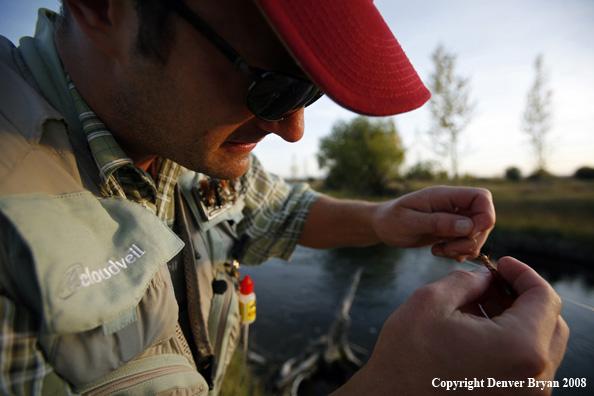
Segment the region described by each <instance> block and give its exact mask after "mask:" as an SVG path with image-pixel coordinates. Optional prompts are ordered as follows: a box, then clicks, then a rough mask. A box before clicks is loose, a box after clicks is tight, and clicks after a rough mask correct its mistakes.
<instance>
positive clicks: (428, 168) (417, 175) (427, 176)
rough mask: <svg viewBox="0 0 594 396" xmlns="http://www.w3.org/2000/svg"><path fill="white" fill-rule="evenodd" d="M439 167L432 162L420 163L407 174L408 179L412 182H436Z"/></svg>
mask: <svg viewBox="0 0 594 396" xmlns="http://www.w3.org/2000/svg"><path fill="white" fill-rule="evenodd" d="M436 169H437V167H436V164H435V163H434V162H432V161H419V162H417V163H416V164H414V165H413V166H411V167H410V169H409V170H408V171H407V172H406V178H407V179H411V180H435V179H436V178H437V173H438V172H437V170H436Z"/></svg>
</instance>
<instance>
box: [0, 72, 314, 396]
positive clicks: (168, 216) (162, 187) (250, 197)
mask: <svg viewBox="0 0 594 396" xmlns="http://www.w3.org/2000/svg"><path fill="white" fill-rule="evenodd" d="M70 83H71V82H70ZM70 89H71V94H72V97H73V99H74V101H75V105H76V108H77V111H78V112H79V114H80V116H79V118H80V121H81V123H82V125H83V128H84V131H85V133H86V135H87V139H88V141H89V146H90V148H91V152H92V153H93V156H94V158H95V161H96V163H97V166H98V168H99V171H100V174H101V178H102V180H103V185H102V186H101V187H102V189H103V192H104V193H105V194H106V195H107V196H120V197H124V198H127V199H131V200H134V201H136V202H138V203H140V204H141V205H143V206H144V207H145V208H147V209H148V210H151V211H152V212H153V213H155V215H157V216H158V217H159V218H160V219H162V220H163V221H164V222H165V223H167V224H168V225H170V226H172V224H173V219H174V206H175V205H173V204H172V203H173V199H172V198H173V194H174V192H175V185H176V183H177V177H178V175H179V173H180V171H181V167H180V166H179V165H178V164H176V163H174V162H173V161H170V160H167V159H159V160H158V161H159V163H158V164H157V169H158V172H157V176H156V180H155V181H153V179H152V178H151V177H150V175H148V174H147V173H146V172H144V171H143V170H141V169H139V168H137V167H135V166H134V165H133V162H132V160H131V159H130V158H128V157H127V156H126V155H125V153H124V152H123V151H122V150H121V148H120V147H119V145H118V144H117V142H116V141H115V139H114V137H113V136H112V135H111V133H109V131H108V130H107V128H106V127H105V125H104V124H103V123H102V122H101V121H100V120H99V119H98V117H97V116H96V115H95V113H93V112H92V111H91V110H90V108H89V107H88V105H87V104H86V103H85V102H84V100H83V99H82V98H81V96H80V95H79V94H78V92H77V90H76V88H75V86H74V84H72V83H71V84H70ZM242 183H243V184H244V186H246V188H247V193H246V197H245V198H244V199H245V201H244V202H245V204H246V206H245V209H244V220H243V221H242V222H241V223H239V224H238V232H239V234H240V235H241V234H247V235H248V236H249V237H250V238H249V241H248V243H247V245H246V247H245V249H244V255H243V257H242V261H243V262H244V263H246V264H258V263H261V262H263V261H266V260H267V259H269V258H271V257H281V258H284V259H289V258H290V256H291V254H292V252H293V250H294V248H295V246H296V244H297V242H298V240H299V238H300V236H301V231H302V229H303V226H304V224H305V221H306V219H307V215H308V213H309V209H310V208H311V205H312V204H313V202H314V201H315V200H316V198H317V197H318V194H317V193H315V192H314V191H312V190H310V189H309V188H308V187H307V185H304V184H301V185H294V186H290V185H288V184H286V183H285V182H284V181H283V180H282V179H280V178H278V177H276V176H274V175H271V174H268V173H267V172H265V171H264V169H263V168H262V166H261V164H260V163H259V162H258V160H257V159H256V158H255V157H252V158H251V166H250V168H249V170H248V172H247V173H246V174H245V175H244V176H242ZM25 256H26V255H25ZM27 257H28V256H27ZM23 259H26V257H25V258H23ZM11 264H12V265H19V264H24V265H30V264H26V263H11ZM0 269H1V268H0ZM0 327H1V329H0V331H1V333H0V394H16V395H41V394H42V390H43V391H44V392H47V393H48V394H49V393H51V394H55V395H70V394H72V392H71V390H70V387H69V386H68V384H66V383H64V382H63V380H62V379H61V378H60V377H59V376H58V375H57V374H56V373H55V372H54V370H53V368H52V366H51V365H50V364H49V363H48V362H46V361H45V359H44V355H43V353H42V352H41V350H40V349H39V347H38V335H39V324H38V318H36V316H35V314H34V313H32V312H31V311H30V310H29V309H27V308H26V307H24V306H22V305H20V304H18V303H15V302H14V301H12V300H11V299H10V298H8V297H6V296H4V295H3V294H0Z"/></svg>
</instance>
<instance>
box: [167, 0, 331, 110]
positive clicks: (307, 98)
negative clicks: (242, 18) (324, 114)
mask: <svg viewBox="0 0 594 396" xmlns="http://www.w3.org/2000/svg"><path fill="white" fill-rule="evenodd" d="M168 3H169V5H170V6H171V7H172V9H173V10H174V11H175V12H176V13H177V14H178V15H180V16H181V17H182V18H184V19H185V20H186V21H187V22H188V23H190V25H192V26H193V27H194V28H196V30H198V31H199V32H200V33H202V35H203V36H204V37H205V38H206V39H207V40H208V41H210V42H211V43H212V44H213V45H214V46H215V47H216V48H217V49H218V50H219V51H220V52H221V53H222V54H223V55H225V57H226V58H227V59H229V61H231V63H233V65H234V66H235V67H237V68H238V69H239V70H240V71H241V72H242V73H243V74H245V75H246V76H247V77H249V78H250V79H252V80H253V82H252V83H251V85H250V86H249V88H248V90H247V92H246V94H245V104H246V105H247V107H248V109H249V110H250V111H251V112H252V113H253V114H254V115H255V116H256V117H258V118H260V119H262V120H264V121H281V120H283V119H285V118H287V117H289V116H290V115H291V114H293V113H295V112H296V111H297V110H299V109H302V108H304V107H307V106H309V105H310V104H312V103H313V102H315V101H316V100H318V99H319V98H321V97H322V96H323V95H324V93H323V92H322V91H320V90H319V89H318V87H316V86H315V85H314V84H312V82H311V81H308V80H306V79H303V78H299V77H297V76H293V75H290V74H287V73H283V72H277V71H267V70H262V69H258V68H255V67H251V66H248V64H247V63H246V62H245V60H244V59H243V58H242V57H241V56H240V55H239V54H238V53H237V51H235V50H234V49H233V48H232V47H231V46H230V45H229V44H227V42H225V40H223V39H222V38H221V36H219V35H218V34H217V33H216V32H215V31H214V30H212V29H211V28H210V27H209V26H208V25H207V24H206V23H205V22H204V21H203V20H202V19H201V18H200V17H199V16H198V15H196V14H195V13H194V12H193V11H192V10H191V9H190V8H189V7H188V6H187V5H186V4H185V3H184V2H183V1H181V0H173V1H170V2H168Z"/></svg>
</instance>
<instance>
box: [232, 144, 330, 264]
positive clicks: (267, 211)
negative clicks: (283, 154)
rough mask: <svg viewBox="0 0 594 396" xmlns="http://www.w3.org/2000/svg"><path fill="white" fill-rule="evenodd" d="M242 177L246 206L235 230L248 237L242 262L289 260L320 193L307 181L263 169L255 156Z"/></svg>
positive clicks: (256, 262) (258, 262) (257, 262)
mask: <svg viewBox="0 0 594 396" xmlns="http://www.w3.org/2000/svg"><path fill="white" fill-rule="evenodd" d="M243 177H244V183H245V184H244V185H245V186H246V188H247V192H246V197H245V204H246V207H245V209H244V216H245V217H244V219H243V220H242V221H241V223H240V224H239V225H238V232H239V235H246V236H247V239H246V242H245V245H244V246H243V249H242V255H241V257H240V259H241V261H242V263H245V264H250V265H255V264H260V263H263V262H264V261H266V260H268V259H270V258H272V257H280V258H282V259H284V260H289V259H290V258H291V256H292V254H293V251H294V250H295V247H296V246H297V243H298V242H299V239H300V238H301V233H302V231H303V226H304V225H305V222H306V220H307V216H308V214H309V210H310V209H311V206H312V205H313V203H314V202H315V200H316V199H317V198H318V197H319V195H320V194H319V193H317V192H315V191H313V190H312V189H311V188H310V187H309V185H308V184H306V183H298V184H289V183H287V182H285V181H284V180H283V179H282V178H280V177H278V176H275V175H273V174H270V173H268V172H266V171H265V170H264V169H263V167H262V165H261V163H260V162H259V161H258V159H257V158H256V157H255V156H252V157H251V164H250V168H249V170H248V172H247V173H246V174H245V175H244V176H243Z"/></svg>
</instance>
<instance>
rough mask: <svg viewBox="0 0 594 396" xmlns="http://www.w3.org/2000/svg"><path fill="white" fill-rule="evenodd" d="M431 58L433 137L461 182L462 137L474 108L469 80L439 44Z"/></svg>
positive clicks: (431, 131)
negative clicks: (460, 145)
mask: <svg viewBox="0 0 594 396" xmlns="http://www.w3.org/2000/svg"><path fill="white" fill-rule="evenodd" d="M431 59H432V60H433V63H434V64H435V71H434V72H433V74H432V75H431V78H430V82H429V89H430V90H431V93H432V97H431V100H430V101H429V109H430V111H431V116H432V119H433V127H432V128H431V130H430V135H431V136H432V137H433V140H434V142H435V148H436V150H437V151H438V153H440V154H442V155H445V156H447V157H449V159H450V163H451V170H452V175H453V177H454V180H456V182H458V181H459V150H458V144H459V142H460V134H461V133H462V131H463V130H464V129H465V128H466V126H467V125H468V123H469V122H470V119H471V117H472V113H473V111H474V107H475V105H474V103H471V102H470V83H469V79H468V78H463V77H460V76H458V75H456V74H455V67H456V56H455V55H453V54H451V53H448V52H446V50H445V48H444V47H443V45H441V44H440V45H438V46H437V49H436V50H435V51H434V52H433V54H432V55H431Z"/></svg>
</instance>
